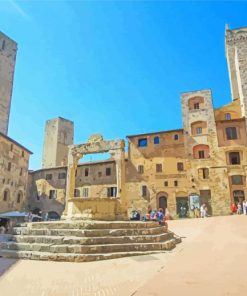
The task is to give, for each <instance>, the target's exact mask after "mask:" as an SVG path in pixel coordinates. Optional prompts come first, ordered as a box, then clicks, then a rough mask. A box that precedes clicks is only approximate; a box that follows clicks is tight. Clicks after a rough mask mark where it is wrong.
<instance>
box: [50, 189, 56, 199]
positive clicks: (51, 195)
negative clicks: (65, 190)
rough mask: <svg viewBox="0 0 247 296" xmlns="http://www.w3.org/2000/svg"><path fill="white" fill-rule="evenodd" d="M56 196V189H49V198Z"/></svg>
mask: <svg viewBox="0 0 247 296" xmlns="http://www.w3.org/2000/svg"><path fill="white" fill-rule="evenodd" d="M53 198H56V190H50V191H49V199H53Z"/></svg>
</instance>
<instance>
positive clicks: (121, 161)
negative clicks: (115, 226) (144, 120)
mask: <svg viewBox="0 0 247 296" xmlns="http://www.w3.org/2000/svg"><path fill="white" fill-rule="evenodd" d="M124 147H125V142H124V140H112V141H105V140H103V137H102V136H101V135H99V134H96V135H93V136H91V137H90V138H89V140H88V142H87V143H85V144H80V145H71V146H69V152H68V171H67V183H66V184H67V185H66V206H65V210H64V213H63V217H64V218H65V217H67V218H78V219H79V218H87V219H88V218H89V219H90V218H91V219H99V220H101V219H102V220H108V219H109V220H115V219H116V218H117V217H116V216H117V215H119V216H122V217H123V216H125V218H127V208H128V205H127V200H126V195H125V190H124V189H125V150H124ZM105 152H109V153H110V154H111V157H112V159H114V160H115V164H116V180H117V182H116V183H117V184H116V185H117V191H116V197H115V198H114V199H109V198H103V197H102V198H96V197H92V198H87V200H86V201H85V200H83V199H78V198H77V199H75V178H76V169H77V164H78V161H79V160H80V159H81V158H83V156H84V155H87V154H95V153H105ZM110 204H111V205H110ZM116 204H118V206H117V205H116ZM101 210H102V211H101ZM109 211H110V212H111V213H110V212H109ZM96 212H97V213H96ZM107 212H109V215H108V214H107ZM113 212H114V213H113ZM86 213H90V215H88V214H86ZM85 215H86V216H85Z"/></svg>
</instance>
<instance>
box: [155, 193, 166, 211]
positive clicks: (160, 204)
mask: <svg viewBox="0 0 247 296" xmlns="http://www.w3.org/2000/svg"><path fill="white" fill-rule="evenodd" d="M167 197H168V194H167V193H165V192H159V193H158V194H157V209H159V208H162V209H163V210H164V211H165V209H166V208H167Z"/></svg>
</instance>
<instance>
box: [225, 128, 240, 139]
mask: <svg viewBox="0 0 247 296" xmlns="http://www.w3.org/2000/svg"><path fill="white" fill-rule="evenodd" d="M226 138H227V140H234V139H237V129H236V127H227V128H226Z"/></svg>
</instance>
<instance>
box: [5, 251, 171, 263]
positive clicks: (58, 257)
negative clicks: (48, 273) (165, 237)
mask: <svg viewBox="0 0 247 296" xmlns="http://www.w3.org/2000/svg"><path fill="white" fill-rule="evenodd" d="M168 250H169V249H168ZM164 252H165V251H164V250H163V251H142V252H118V253H107V254H73V253H70V254H67V253H49V252H31V251H10V250H4V251H1V250H0V256H2V257H5V258H15V259H30V260H44V261H63V262H90V261H98V260H108V259H117V258H122V257H130V256H143V255H151V254H160V253H164Z"/></svg>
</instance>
